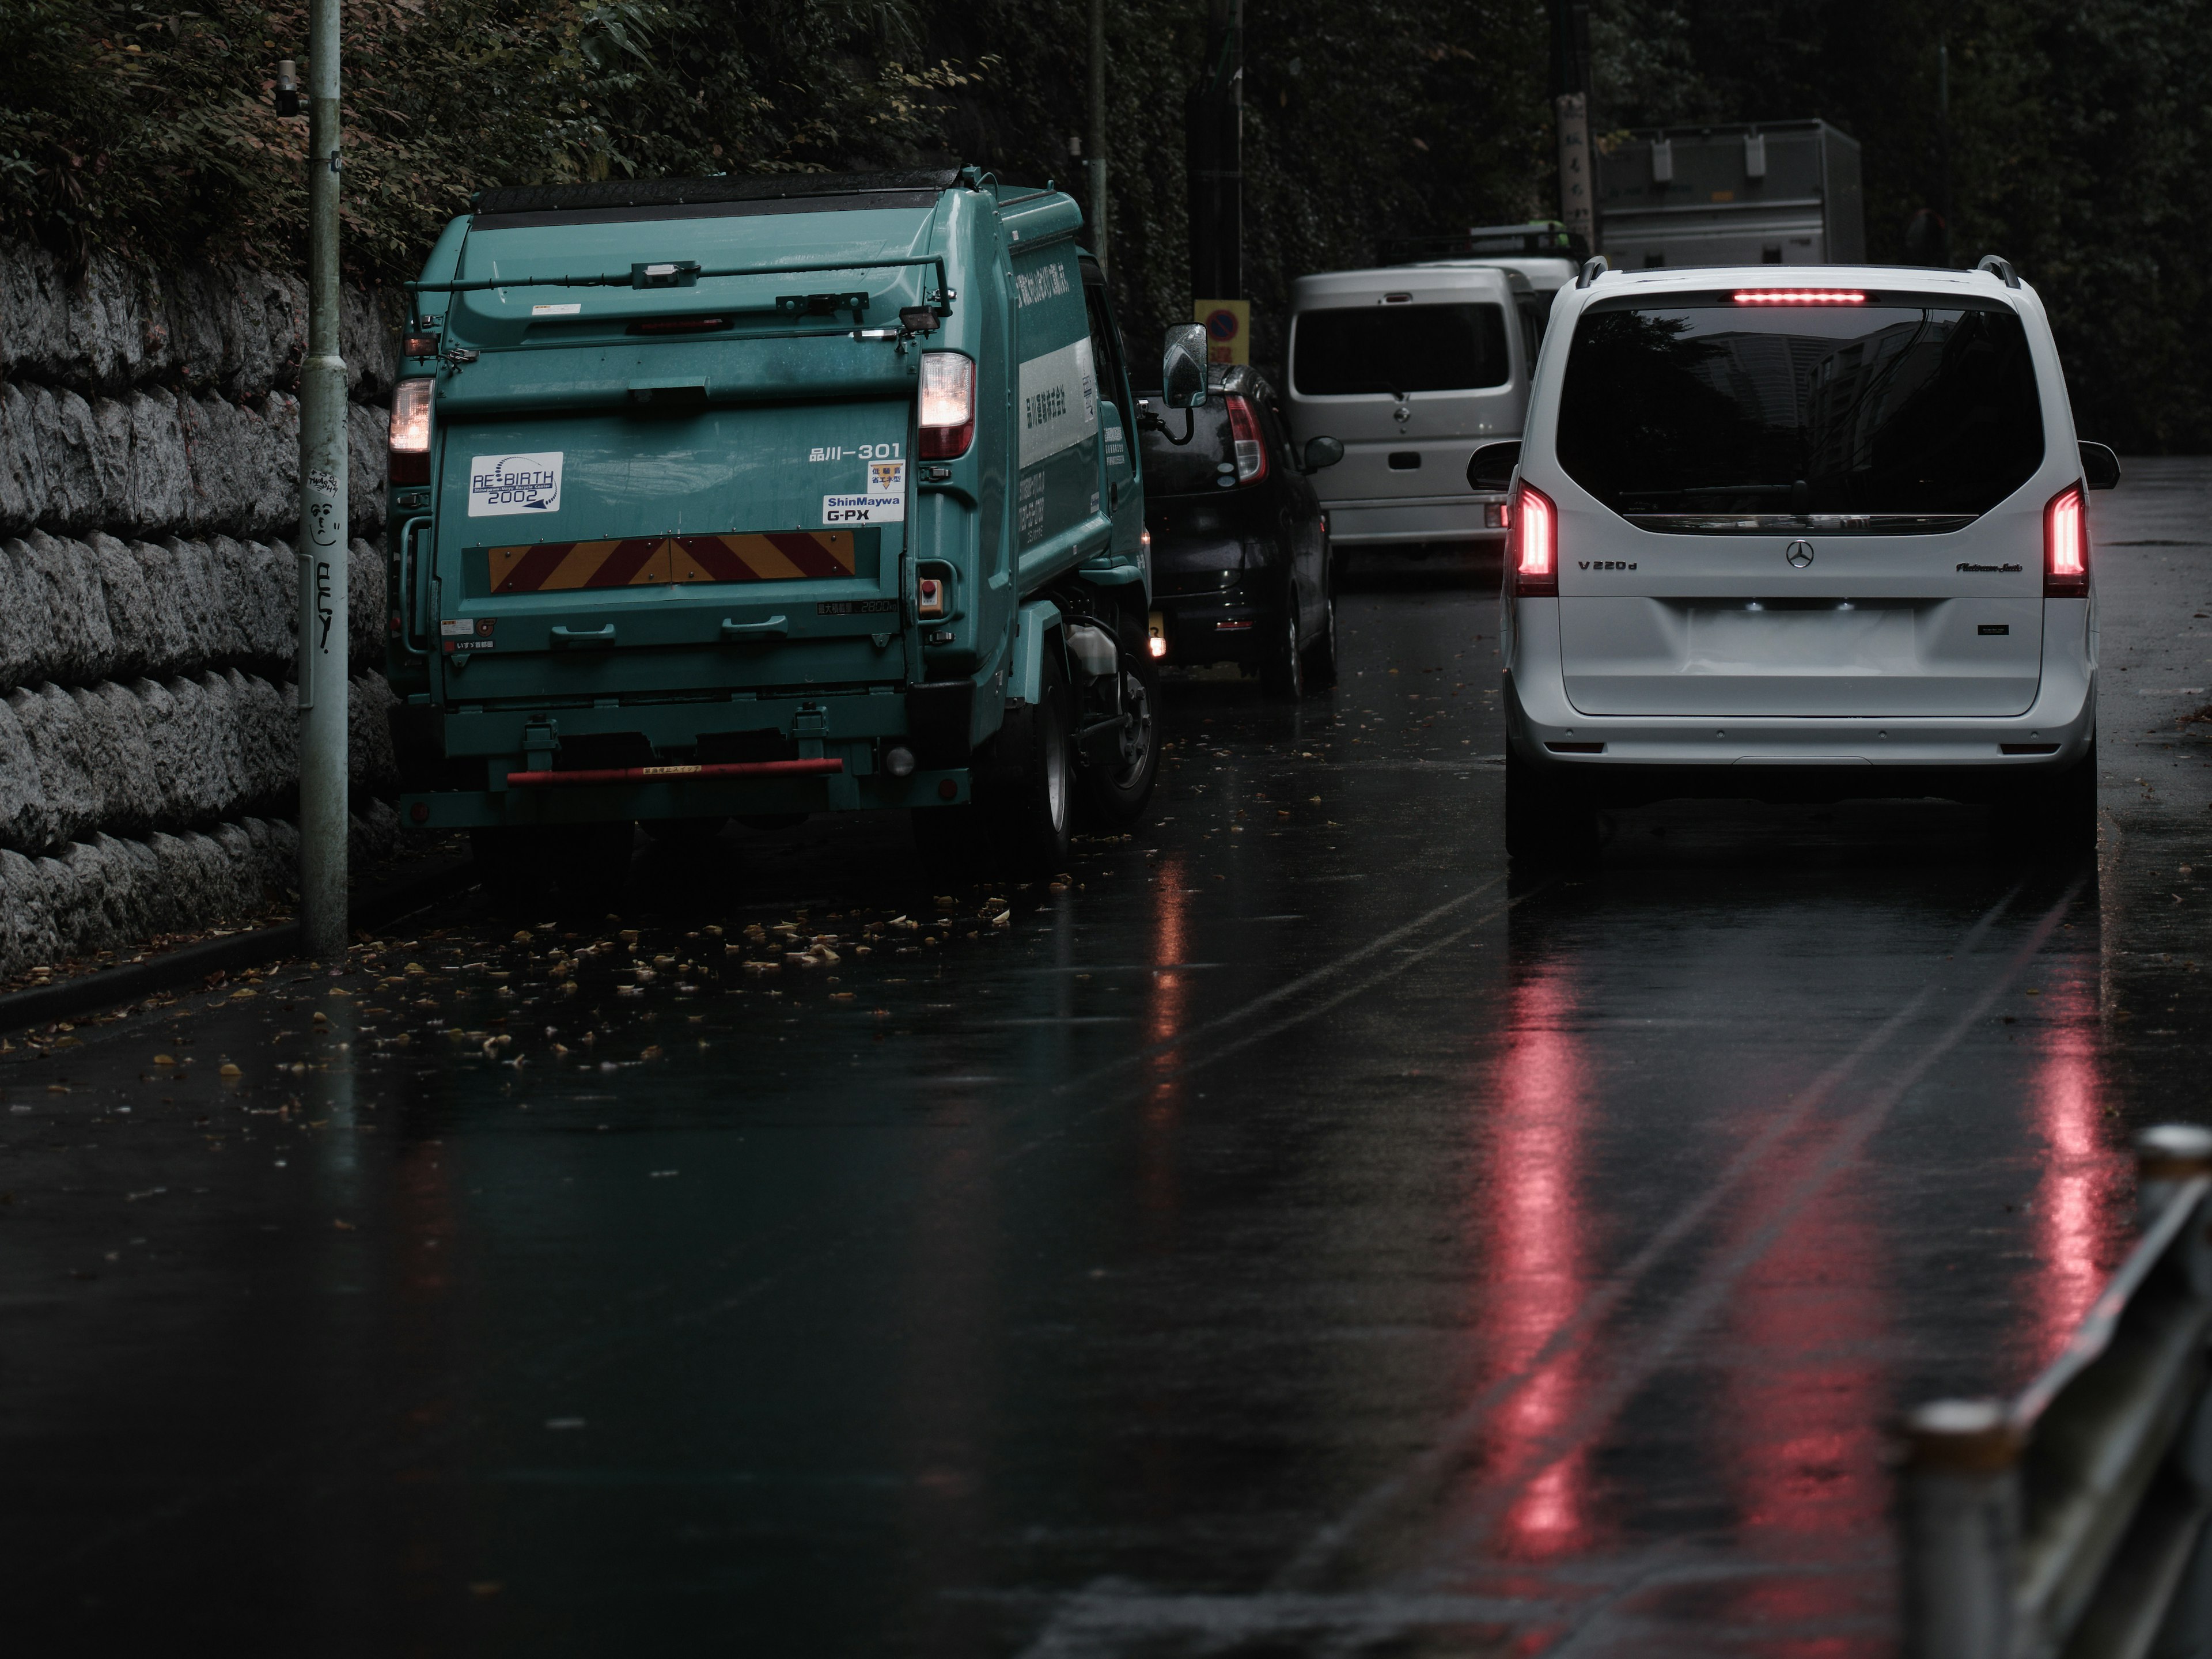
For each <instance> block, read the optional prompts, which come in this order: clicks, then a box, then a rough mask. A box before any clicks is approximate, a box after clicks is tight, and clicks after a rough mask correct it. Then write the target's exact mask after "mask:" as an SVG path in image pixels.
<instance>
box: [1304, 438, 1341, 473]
mask: <svg viewBox="0 0 2212 1659" xmlns="http://www.w3.org/2000/svg"><path fill="white" fill-rule="evenodd" d="M1342 459H1344V441H1343V440H1342V439H1340V438H1309V439H1307V440H1306V471H1309V472H1318V471H1321V470H1322V468H1323V467H1325V466H1334V465H1336V464H1337V463H1338V462H1339V461H1340V460H1342Z"/></svg>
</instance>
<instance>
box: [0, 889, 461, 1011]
mask: <svg viewBox="0 0 2212 1659" xmlns="http://www.w3.org/2000/svg"><path fill="white" fill-rule="evenodd" d="M475 885H477V868H476V864H475V861H474V860H471V859H468V858H459V859H454V860H450V861H449V862H447V863H446V864H443V865H441V866H438V867H437V868H435V869H432V870H426V871H423V872H421V873H420V874H417V875H412V876H405V877H403V878H400V879H399V880H398V881H394V882H390V883H387V884H386V885H384V886H382V887H379V888H376V889H374V890H372V891H369V892H366V893H362V894H358V895H356V896H355V898H354V901H353V903H352V907H351V926H352V927H355V928H363V927H384V926H385V925H386V924H387V923H389V922H393V921H398V919H399V918H400V917H402V916H404V915H411V914H412V913H413V912H415V911H416V910H420V909H422V908H423V907H424V906H425V905H428V904H435V902H437V901H438V900H440V899H441V898H444V897H446V896H448V895H450V894H453V893H459V892H465V891H466V890H468V889H470V888H471V887H474V886H475ZM299 949H300V924H299V923H298V922H296V921H288V922H286V923H284V925H283V926H282V927H257V928H255V929H254V930H253V931H252V932H251V933H231V934H228V935H226V936H225V937H223V938H222V939H203V940H201V941H200V942H199V943H198V944H197V945H183V946H180V947H179V948H178V949H177V950H174V951H167V952H165V953H163V954H162V955H161V956H158V957H152V958H149V960H147V961H145V962H132V963H125V964H124V965H123V966H121V967H119V968H103V969H100V971H99V972H98V973H95V974H87V975H85V976H84V977H83V978H82V979H73V980H70V981H66V982H65V983H64V984H60V985H41V986H37V987H33V989H31V990H27V991H11V992H9V993H8V994H5V995H0V1031H13V1030H21V1028H22V1027H24V1026H27V1025H37V1024H41V1023H43V1022H45V1021H47V1020H56V1019H67V1018H70V1017H71V1016H72V1015H76V1014H82V1013H84V1012H87V1011H88V1010H90V1009H94V1008H104V1007H106V1006H109V1005H110V1004H112V1003H117V1002H128V1001H130V1000H131V999H133V998H135V997H142V996H144V995H146V994H148V993H149V992H152V991H166V990H167V989H168V988H169V987H172V986H174V985H181V984H184V983H186V982H187V981H191V980H196V979H199V978H203V977H204V976H205V975H209V974H213V973H219V972H220V973H228V972H229V971H230V970H231V969H237V968H256V967H258V966H260V965H261V964H262V963H264V962H276V961H280V960H282V959H283V958H284V957H291V956H296V955H298V954H299Z"/></svg>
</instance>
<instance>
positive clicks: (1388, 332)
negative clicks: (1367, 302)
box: [1291, 305, 1513, 398]
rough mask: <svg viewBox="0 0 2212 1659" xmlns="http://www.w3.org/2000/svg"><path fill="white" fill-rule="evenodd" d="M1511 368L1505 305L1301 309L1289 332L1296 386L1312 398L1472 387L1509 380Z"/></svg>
mask: <svg viewBox="0 0 2212 1659" xmlns="http://www.w3.org/2000/svg"><path fill="white" fill-rule="evenodd" d="M1512 367H1513V365H1512V360H1511V359H1510V357H1508V356H1506V354H1505V308H1504V307H1503V306H1493V305H1436V306H1422V305H1403V306H1359V307H1347V308H1346V309H1343V310H1331V311H1302V312H1300V313H1298V317H1297V325H1296V326H1295V327H1294V328H1293V329H1292V331H1291V385H1292V386H1295V387H1296V388H1297V391H1298V392H1301V393H1303V394H1304V396H1306V397H1309V398H1342V397H1349V396H1353V395H1356V394H1358V393H1360V392H1389V393H1392V394H1395V393H1399V392H1468V391H1474V390H1477V389H1479V388H1480V387H1483V386H1504V384H1505V382H1506V380H1507V379H1508V378H1509V377H1510V375H1511V374H1512Z"/></svg>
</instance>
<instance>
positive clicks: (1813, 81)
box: [0, 0, 2212, 449]
mask: <svg viewBox="0 0 2212 1659" xmlns="http://www.w3.org/2000/svg"><path fill="white" fill-rule="evenodd" d="M2208 11H2212V0H1596V5H1595V16H1594V19H1593V46H1594V52H1593V55H1594V58H1595V65H1596V73H1597V86H1596V88H1595V95H1594V102H1595V111H1594V113H1595V118H1596V119H1597V121H1598V123H1599V124H1600V125H1601V126H1613V127H1626V126H1629V125H1655V124H1668V123H1680V122H1705V121H1733V120H1743V119H1755V118H1757V119H1778V118H1788V117H1797V116H1805V115H1814V114H1818V115H1825V116H1826V117H1827V118H1830V119H1831V120H1833V121H1836V122H1837V123H1838V125H1842V126H1843V127H1844V129H1845V130H1846V131H1850V132H1851V133H1852V134H1853V135H1854V136H1856V137H1858V138H1859V139H1860V140H1861V142H1862V143H1863V144H1864V146H1865V160H1866V172H1867V210H1868V230H1869V241H1870V244H1871V247H1872V250H1873V252H1874V255H1875V258H1879V259H1895V260H1902V259H1903V258H1904V257H1905V255H1904V240H1903V239H1904V229H1905V224H1906V222H1908V220H1909V219H1910V218H1911V214H1912V212H1913V211H1914V210H1916V209H1917V208H1920V207H1922V206H1930V207H1937V208H1940V207H1942V205H1943V201H1944V197H1943V188H1942V178H1943V167H1942V154H1943V144H1942V142H1941V141H1942V131H1941V130H1940V128H1939V121H1938V118H1937V98H1936V43H1937V41H1938V40H1939V39H1941V40H1946V41H1948V44H1949V48H1950V114H1949V121H1948V152H1949V157H1950V176H1951V179H1952V180H1953V183H1952V189H1951V199H1952V203H1953V205H1954V214H1953V217H1954V222H1955V231H1954V242H1953V246H1954V252H1955V254H1956V256H1957V258H1958V262H1959V263H1969V262H1971V260H1972V258H1975V257H1978V255H1979V254H1980V253H1982V252H1986V251H1996V252H2003V253H2005V254H2007V255H2008V257H2010V258H2013V259H2014V261H2015V263H2016V264H2018V265H2019V267H2020V269H2021V271H2022V273H2023V274H2024V275H2025V276H2027V279H2028V280H2029V281H2031V282H2033V283H2035V285H2036V286H2037V288H2038V289H2039V290H2040V291H2041V292H2042V294H2043V295H2044V296H2045V301H2046V302H2047V303H2048V304H2049V306H2050V307H2051V313H2052V317H2053V320H2054V322H2055V323H2056V325H2057V329H2058V331H2059V337H2060V341H2061V344H2062V347H2063V349H2064V351H2065V353H2066V357H2067V362H2068V364H2069V369H2070V372H2071V374H2072V377H2073V384H2074V392H2075V400H2076V404H2077V410H2078V413H2079V417H2080V420H2081V424H2082V427H2083V429H2084V430H2085V431H2088V432H2091V433H2093V434H2094V435H2098V436H2100V437H2104V438H2106V439H2108V440H2110V441H2113V442H2116V443H2118V444H2119V445H2121V446H2123V447H2128V448H2134V449H2147V448H2189V447H2197V448H2201V447H2206V446H2207V445H2208V444H2212V391H2208V387H2212V289H2208V285H2207V282H2206V279H2205V276H2204V274H2203V273H2204V271H2205V270H2206V268H2207V265H2208V264H2212V260H2208V258H2207V255H2208V253H2212V248H2208V246H2207V244H2208V241H2212V228H2208V227H2212V170H2208V168H2207V167H2206V166H2205V164H2204V162H2205V152H2206V150H2207V148H2208V141H2212V98H2208V95H2207V94H2208V92H2209V91H2212V27H2208V23H2212V17H2208V15H2207V14H2208ZM345 30H346V57H345V64H344V98H343V109H344V117H345V124H346V131H345V146H346V173H345V179H346V188H345V216H346V218H345V247H346V257H347V258H348V260H349V264H351V265H352V267H353V268H354V269H355V270H356V272H357V273H358V274H361V275H363V276H385V277H391V276H404V275H407V274H410V273H411V272H412V270H414V268H415V266H416V263H417V262H418V261H419V260H420V258H421V257H422V253H423V252H424V251H425V250H426V249H427V248H428V245H429V243H430V241H431V240H432V239H433V238H434V237H435V234H437V231H438V229H439V228H440V227H441V225H442V224H443V223H444V222H445V221H446V220H447V218H448V217H450V216H452V215H453V214H454V213H456V212H459V211H462V210H465V207H466V204H467V201H468V197H469V194H470V192H471V191H475V190H478V189H482V188H483V187H485V186H488V185H501V184H514V183H530V182H538V181H544V180H554V179H594V178H605V177H608V176H610V175H620V174H626V173H627V174H636V175H641V176H653V175H661V174H681V173H713V172H718V171H731V172H742V171H750V170H781V169H790V168H823V169H829V170H832V171H844V170H849V169H856V168H857V169H866V168H876V167H913V166H921V165H946V164H950V163H952V162H956V161H975V162H977V163H979V164H980V165H982V166H984V167H988V168H991V169H993V170H994V171H996V172H997V173H999V174H1000V176H1001V177H1002V178H1006V179H1023V180H1035V181H1042V179H1046V178H1048V177H1056V178H1057V179H1059V180H1060V182H1062V183H1063V184H1068V185H1075V186H1076V188H1077V193H1078V194H1079V195H1081V194H1082V193H1083V192H1082V190H1081V187H1080V185H1079V182H1078V181H1079V163H1078V162H1077V161H1074V160H1073V158H1072V157H1071V155H1070V153H1069V149H1068V139H1069V138H1070V137H1072V136H1073V135H1075V134H1078V133H1080V132H1083V131H1085V128H1086V125H1087V123H1086V121H1085V113H1084V112H1085V88H1086V85H1087V78H1086V74H1085V70H1086V67H1087V53H1088V49H1089V33H1088V3H1087V0H750V3H746V4H744V5H733V4H731V3H728V0H345ZM1107 39H1108V56H1109V64H1110V72H1109V81H1108V88H1109V90H1108V98H1109V131H1110V132H1111V135H1112V144H1111V149H1110V155H1109V160H1110V162H1111V171H1110V177H1111V181H1112V191H1111V195H1112V203H1111V217H1110V224H1109V229H1110V231H1111V236H1112V243H1111V249H1112V264H1113V274H1114V278H1115V289H1116V291H1117V298H1118V300H1119V301H1120V303H1121V307H1122V312H1123V318H1124V322H1125V325H1127V327H1128V329H1129V331H1130V332H1131V333H1132V334H1133V336H1135V337H1137V338H1138V340H1139V343H1140V344H1141V343H1142V341H1143V340H1144V339H1145V338H1146V337H1157V332H1156V331H1158V329H1159V328H1161V327H1163V326H1164V325H1166V324H1168V323H1170V322H1173V321H1176V320H1179V319H1182V318H1185V317H1187V316H1188V314H1189V312H1188V307H1189V302H1190V293H1189V276H1188V252H1187V249H1188V234H1187V233H1188V226H1187V223H1186V207H1185V192H1184V179H1183V106H1184V97H1185V94H1186V93H1187V92H1188V89H1189V88H1190V87H1191V85H1192V84H1193V82H1194V80H1195V79H1196V78H1197V76H1198V75H1199V72H1200V58H1201V57H1202V56H1203V53H1204V46H1205V27H1204V6H1203V4H1202V3H1201V0H1110V3H1109V6H1108V16H1107ZM1546 39H1547V37H1546V22H1545V9H1544V8H1543V7H1542V6H1541V5H1538V4H1536V3H1534V0H1505V3H1499V0H1427V3H1421V4H1416V3H1413V0H1362V3H1353V0H1251V3H1249V5H1248V8H1247V54H1246V56H1247V66H1246V76H1245V82H1244V84H1245V125H1244V132H1245V167H1246V186H1245V189H1246V197H1245V217H1244V232H1245V250H1246V287H1247V289H1248V291H1249V293H1250V294H1251V295H1252V297H1253V299H1254V301H1255V334H1256V342H1255V343H1256V346H1257V349H1258V350H1259V352H1260V354H1261V356H1263V357H1265V356H1269V355H1271V354H1272V351H1273V348H1274V346H1275V344H1276V343H1277V339H1278V325H1279V319H1280V317H1281V314H1282V306H1283V301H1284V299H1285V295H1286V293H1287V289H1288V286H1289V283H1290V281H1291V278H1292V277H1294V276H1297V274H1299V273H1300V272H1302V271H1306V270H1327V269H1331V268H1338V267H1342V266H1346V265H1352V264H1362V263H1365V262H1368V261H1371V260H1373V259H1374V258H1376V257H1377V256H1378V254H1379V252H1380V251H1381V247H1382V244H1383V241H1384V240H1386V239H1388V238H1391V237H1394V236H1401V235H1419V234H1437V233H1443V232H1449V231H1452V230H1455V229H1458V228H1464V227H1465V226H1467V225H1468V224H1470V223H1477V222H1491V221H1497V220H1504V219H1517V218H1521V217H1523V216H1531V215H1534V214H1539V213H1543V212H1545V211H1546V210H1547V208H1548V206H1549V204H1550V200H1551V191H1552V188H1553V179H1552V172H1551V155H1552V139H1551V129H1550V121H1549V112H1548V108H1547V101H1546V99H1545V95H1544V94H1545V90H1546V88H1545V87H1544V65H1545V63H1546ZM0 54H4V61H5V62H6V63H7V64H9V92H8V94H7V100H6V102H5V105H4V106H0V234H13V235H28V236H33V237H35V238H37V239H38V240H42V241H44V242H46V243H47V244H48V245H50V246H54V247H56V248H58V249H60V250H62V251H63V252H64V253H65V254H67V255H69V256H70V258H73V259H76V260H79V261H81V260H82V258H85V257H86V256H87V255H88V254H89V253H90V252H92V251H93V250H94V249H95V248H100V247H108V248H113V249H116V250H118V251H121V252H129V253H133V254H137V255H139V256H141V257H144V258H153V259H174V258H191V257H197V256H201V255H210V254H211V255H217V256H221V257H225V258H236V259H242V260H247V261H262V262H266V263H270V264H296V263H297V262H298V261H299V259H300V257H301V246H302V242H303V237H304V232H305V214H306V192H305V191H304V190H303V189H302V188H301V173H300V153H301V149H302V148H303V147H304V143H305V137H306V131H305V130H306V121H305V119H304V118H293V119H289V120H288V119H283V118H279V117H278V116H277V115H276V113H275V111H274V108H273V106H272V103H271V100H270V86H271V74H272V70H273V67H274V64H275V63H276V60H277V59H278V58H295V59H301V60H304V59H305V58H306V56H307V41H306V28H305V21H304V9H303V5H302V3H301V0H200V3H199V9H197V10H190V11H162V10H159V9H155V8H154V7H152V6H150V5H147V4H143V3H132V0H7V3H5V4H0Z"/></svg>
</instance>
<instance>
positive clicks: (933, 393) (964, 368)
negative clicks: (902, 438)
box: [921, 351, 975, 461]
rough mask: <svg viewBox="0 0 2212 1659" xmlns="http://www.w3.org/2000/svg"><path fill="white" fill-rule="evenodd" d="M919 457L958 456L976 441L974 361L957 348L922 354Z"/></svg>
mask: <svg viewBox="0 0 2212 1659" xmlns="http://www.w3.org/2000/svg"><path fill="white" fill-rule="evenodd" d="M974 442H975V363H974V362H971V361H970V360H969V359H968V358H966V357H963V356H961V355H960V354H959V353H958V352H957V351H925V352H923V353H922V354H921V459H923V460H925V461H951V460H957V459H959V458H960V457H961V456H963V455H965V454H966V453H968V446H969V445H970V444H972V443H974Z"/></svg>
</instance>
